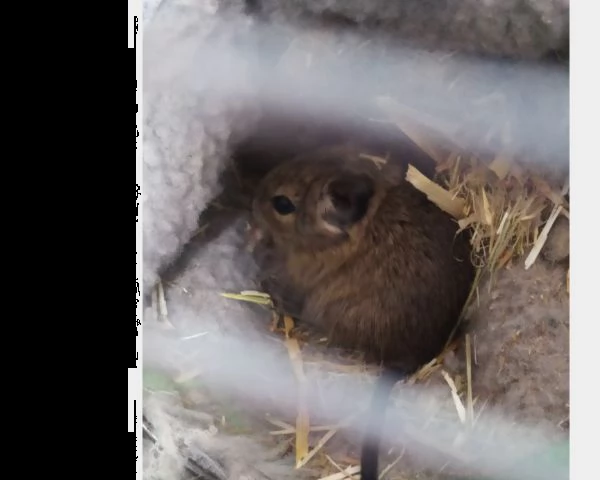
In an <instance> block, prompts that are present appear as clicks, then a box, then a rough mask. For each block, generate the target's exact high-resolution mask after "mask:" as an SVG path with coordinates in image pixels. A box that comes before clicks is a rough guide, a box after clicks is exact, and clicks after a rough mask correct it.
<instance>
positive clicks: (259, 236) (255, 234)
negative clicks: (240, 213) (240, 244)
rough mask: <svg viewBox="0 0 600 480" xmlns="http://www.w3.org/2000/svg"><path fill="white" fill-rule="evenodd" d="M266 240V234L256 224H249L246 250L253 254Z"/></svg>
mask: <svg viewBox="0 0 600 480" xmlns="http://www.w3.org/2000/svg"><path fill="white" fill-rule="evenodd" d="M263 238H265V232H264V230H263V229H262V228H260V227H259V226H258V225H257V224H256V223H255V222H253V221H251V222H250V223H248V227H247V228H246V248H247V250H248V251H249V252H252V251H253V250H254V249H255V248H256V246H257V245H258V244H259V243H260V242H261V241H262V240H263Z"/></svg>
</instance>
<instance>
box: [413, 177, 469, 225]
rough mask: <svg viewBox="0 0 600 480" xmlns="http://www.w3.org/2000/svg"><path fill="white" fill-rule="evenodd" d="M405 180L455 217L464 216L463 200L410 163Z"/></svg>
mask: <svg viewBox="0 0 600 480" xmlns="http://www.w3.org/2000/svg"><path fill="white" fill-rule="evenodd" d="M406 180H407V181H408V182H409V183H410V184H412V185H413V186H414V187H415V188H416V189H418V190H420V191H421V192H423V193H424V194H425V195H427V198H428V199H429V200H431V201H432V202H433V203H435V204H436V205H437V206H438V207H440V208H441V209H442V210H444V211H445V212H447V213H449V214H450V215H452V216H453V217H454V218H456V219H460V218H463V216H464V207H465V204H464V201H463V200H462V199H461V198H458V197H455V196H453V195H452V194H451V193H450V192H449V191H448V190H446V189H445V188H443V187H441V186H440V185H438V184H437V183H435V182H432V181H431V180H429V179H428V178H427V177H426V176H425V175H423V174H422V173H421V172H419V170H417V169H416V168H415V167H413V166H412V165H409V166H408V170H407V171H406Z"/></svg>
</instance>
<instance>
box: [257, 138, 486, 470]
mask: <svg viewBox="0 0 600 480" xmlns="http://www.w3.org/2000/svg"><path fill="white" fill-rule="evenodd" d="M253 217H254V222H255V227H254V228H255V233H256V232H257V235H256V238H258V239H260V241H259V245H261V246H262V248H261V249H259V250H258V251H262V252H267V255H266V256H265V257H263V258H262V259H263V260H265V262H264V269H265V270H266V271H267V274H268V279H267V281H266V285H265V286H266V290H267V291H268V293H270V294H271V295H272V296H273V297H274V299H275V301H276V302H278V303H279V304H280V305H281V306H282V307H283V309H284V310H285V311H287V313H290V314H293V315H294V316H296V317H298V318H300V319H301V320H303V321H305V322H307V323H311V324H314V325H316V326H318V327H321V328H323V329H325V330H326V331H327V333H328V337H329V341H330V343H332V344H334V345H337V346H340V347H344V348H348V349H353V350H359V351H362V352H364V353H365V355H366V359H367V360H368V361H371V362H375V363H380V364H383V365H384V367H385V369H384V373H383V375H382V377H381V378H380V380H379V381H378V382H377V384H376V389H375V393H374V395H373V401H372V405H371V408H370V414H369V419H368V424H369V425H370V427H371V429H372V430H371V434H370V435H369V436H368V437H367V438H366V439H365V440H364V441H363V449H362V454H361V478H362V479H363V480H375V479H376V478H378V450H379V438H378V433H379V432H380V431H381V429H382V424H383V416H384V412H385V407H386V405H387V401H388V398H389V395H390V392H391V390H392V388H393V386H394V384H395V383H396V382H397V381H398V380H400V379H402V378H403V377H405V376H406V375H407V374H409V373H412V372H413V371H414V370H416V369H417V368H418V367H419V366H420V365H422V364H424V363H426V362H428V361H430V360H431V359H432V358H433V357H435V356H436V355H437V354H439V353H440V351H441V349H442V348H443V346H444V344H445V342H446V341H447V340H448V338H449V336H450V334H451V332H452V330H453V328H454V326H455V325H456V322H457V320H458V317H459V314H460V312H461V310H462V308H463V305H464V303H465V301H466V300H467V297H468V294H469V291H470V288H471V283H472V281H473V278H474V269H473V266H472V264H471V262H470V255H469V253H470V247H469V242H468V239H467V238H466V237H465V236H464V235H457V224H456V223H455V222H454V221H453V220H452V219H451V218H450V217H449V216H448V215H447V214H445V213H444V212H442V210H440V209H439V208H438V207H437V206H435V205H434V204H433V203H431V202H430V201H429V200H428V199H427V198H426V197H425V195H423V194H422V193H421V192H419V191H418V190H416V189H415V188H414V187H413V186H412V185H410V184H409V183H408V182H406V181H395V182H394V181H392V180H390V177H388V176H386V174H385V173H384V172H382V171H380V170H379V169H378V167H377V166H376V165H375V164H374V163H372V162H371V161H368V160H364V159H362V158H360V156H359V154H358V152H357V151H354V150H352V149H351V148H346V147H336V148H327V149H322V150H320V151H318V152H314V153H311V154H308V155H303V156H300V157H298V158H296V159H294V160H291V161H290V162H288V163H284V164H281V165H280V166H278V167H276V168H275V169H274V170H272V171H271V172H270V173H269V174H267V176H266V177H265V178H264V180H263V181H262V182H261V184H260V185H259V187H258V189H257V192H256V195H255V199H254V202H253ZM259 260H260V259H259Z"/></svg>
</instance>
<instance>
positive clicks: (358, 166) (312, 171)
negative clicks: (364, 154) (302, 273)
mask: <svg viewBox="0 0 600 480" xmlns="http://www.w3.org/2000/svg"><path fill="white" fill-rule="evenodd" d="M382 185H383V181H382V178H381V175H380V173H379V171H378V170H377V168H376V166H375V165H374V164H373V163H372V162H371V161H369V160H363V159H361V158H360V157H359V156H358V155H357V154H356V153H355V152H350V151H348V150H345V149H340V148H333V149H324V150H321V151H319V152H317V153H316V154H312V155H305V156H302V157H298V158H296V159H294V160H291V161H289V162H286V163H283V164H281V165H279V166H278V167H276V168H275V169H274V170H272V171H271V172H270V173H269V174H268V175H267V176H266V177H265V178H264V180H263V181H262V182H261V184H260V185H259V187H258V189H257V192H256V195H255V198H254V202H253V206H252V207H253V216H254V221H255V222H256V224H257V227H258V228H259V229H260V230H261V232H262V233H263V235H266V236H268V237H270V238H271V239H272V240H273V241H275V242H276V243H277V244H278V245H279V246H280V247H283V248H286V249H295V248H298V249H321V248H327V247H328V246H332V245H336V244H339V243H341V242H344V241H346V240H348V239H349V238H350V237H352V236H353V235H355V234H359V233H358V232H359V229H360V226H361V225H364V224H365V223H366V222H367V221H368V217H369V215H370V212H372V211H373V209H374V208H375V207H376V205H374V204H375V202H376V199H377V197H378V192H379V191H380V190H381V188H382Z"/></svg>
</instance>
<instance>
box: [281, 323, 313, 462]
mask: <svg viewBox="0 0 600 480" xmlns="http://www.w3.org/2000/svg"><path fill="white" fill-rule="evenodd" d="M283 323H284V325H285V346H286V348H287V351H288V354H289V357H290V362H291V363H292V367H293V370H294V375H295V376H296V380H297V382H298V414H297V417H296V468H300V467H301V466H302V460H304V459H305V458H306V456H307V455H308V434H309V431H310V419H309V414H308V406H307V403H306V393H307V391H306V389H307V383H306V375H305V374H304V366H303V363H302V354H301V353H300V345H299V344H298V340H296V339H295V338H293V337H292V336H291V332H292V330H293V329H294V320H293V319H292V317H290V316H288V315H285V316H284V317H283Z"/></svg>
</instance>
